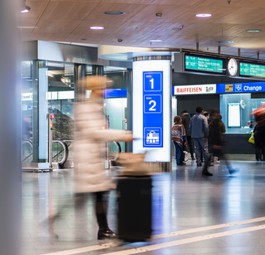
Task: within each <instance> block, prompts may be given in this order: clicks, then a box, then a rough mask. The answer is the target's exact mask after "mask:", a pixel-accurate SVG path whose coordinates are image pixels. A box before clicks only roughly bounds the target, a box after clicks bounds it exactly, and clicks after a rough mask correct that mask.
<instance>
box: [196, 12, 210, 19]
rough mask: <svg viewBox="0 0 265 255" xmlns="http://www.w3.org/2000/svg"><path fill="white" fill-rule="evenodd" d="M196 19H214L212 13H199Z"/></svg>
mask: <svg viewBox="0 0 265 255" xmlns="http://www.w3.org/2000/svg"><path fill="white" fill-rule="evenodd" d="M196 17H197V18H209V17H212V14H211V13H198V14H196Z"/></svg>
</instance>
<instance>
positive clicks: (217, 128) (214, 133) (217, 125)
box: [208, 113, 238, 174]
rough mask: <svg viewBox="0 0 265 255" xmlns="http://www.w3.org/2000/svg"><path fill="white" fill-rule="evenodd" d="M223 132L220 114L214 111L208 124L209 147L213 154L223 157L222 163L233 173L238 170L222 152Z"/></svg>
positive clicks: (223, 127)
mask: <svg viewBox="0 0 265 255" xmlns="http://www.w3.org/2000/svg"><path fill="white" fill-rule="evenodd" d="M224 133H225V125H224V123H223V122H222V116H221V115H220V114H219V113H214V114H213V115H212V120H211V122H210V124H209V137H208V141H209V147H210V151H212V153H213V155H214V156H217V157H219V158H220V159H223V162H224V164H225V165H226V168H227V170H228V172H229V174H233V173H235V172H237V171H238V170H236V169H233V168H232V167H231V165H230V163H229V161H228V160H227V159H226V157H225V154H224V152H223V146H224Z"/></svg>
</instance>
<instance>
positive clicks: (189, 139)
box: [187, 136, 194, 159]
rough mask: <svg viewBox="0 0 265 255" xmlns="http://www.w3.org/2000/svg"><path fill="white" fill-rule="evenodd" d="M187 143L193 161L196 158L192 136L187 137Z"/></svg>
mask: <svg viewBox="0 0 265 255" xmlns="http://www.w3.org/2000/svg"><path fill="white" fill-rule="evenodd" d="M187 143H188V147H189V152H190V155H191V158H192V159H193V158H194V145H193V141H192V138H191V136H187Z"/></svg>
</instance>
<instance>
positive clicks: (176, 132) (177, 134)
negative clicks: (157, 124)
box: [171, 115, 186, 166]
mask: <svg viewBox="0 0 265 255" xmlns="http://www.w3.org/2000/svg"><path fill="white" fill-rule="evenodd" d="M171 134H172V140H173V143H174V146H175V151H176V163H177V166H183V165H185V163H184V153H183V148H184V144H185V142H186V131H185V128H184V126H183V124H182V121H181V117H180V116H178V115H177V116H175V117H174V125H173V126H172V128H171Z"/></svg>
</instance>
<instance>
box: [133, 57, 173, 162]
mask: <svg viewBox="0 0 265 255" xmlns="http://www.w3.org/2000/svg"><path fill="white" fill-rule="evenodd" d="M170 67H171V66H170V60H146V61H134V62H133V94H132V96H133V98H132V99H133V100H132V105H133V111H132V113H133V121H132V122H133V126H132V130H133V137H135V138H136V139H134V140H133V152H134V153H143V152H147V153H146V156H145V161H146V162H170V160H171V133H170V128H171V122H170V113H171V100H170V98H171V89H172V86H171V78H170V72H171V68H170Z"/></svg>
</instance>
